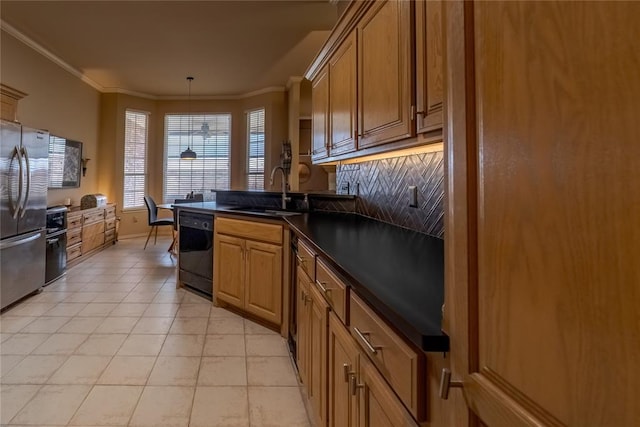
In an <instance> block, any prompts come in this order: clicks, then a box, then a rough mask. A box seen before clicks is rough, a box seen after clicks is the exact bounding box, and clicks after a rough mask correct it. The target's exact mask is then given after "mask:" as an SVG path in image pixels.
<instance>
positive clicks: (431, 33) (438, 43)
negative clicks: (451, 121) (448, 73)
mask: <svg viewBox="0 0 640 427" xmlns="http://www.w3.org/2000/svg"><path fill="white" fill-rule="evenodd" d="M415 8H416V19H415V22H416V108H417V111H416V130H417V132H418V133H428V134H429V135H432V134H434V133H435V136H437V137H438V136H439V137H442V123H443V105H444V68H443V62H442V61H443V55H442V53H443V50H444V42H443V39H442V35H443V34H442V1H441V0H430V1H416V3H415Z"/></svg>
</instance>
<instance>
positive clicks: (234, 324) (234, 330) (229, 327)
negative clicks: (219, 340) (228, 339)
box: [207, 317, 244, 335]
mask: <svg viewBox="0 0 640 427" xmlns="http://www.w3.org/2000/svg"><path fill="white" fill-rule="evenodd" d="M207 333H208V334H211V335H214V334H215V335H219V334H244V319H242V317H212V318H210V319H209V326H208V328H207Z"/></svg>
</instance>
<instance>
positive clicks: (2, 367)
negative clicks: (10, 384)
mask: <svg viewBox="0 0 640 427" xmlns="http://www.w3.org/2000/svg"><path fill="white" fill-rule="evenodd" d="M25 357H26V356H24V355H19V354H4V355H2V356H0V377H4V376H5V375H7V374H8V373H9V371H11V370H12V369H13V368H14V367H15V366H16V365H17V364H18V363H20V361H22V359H24V358H25Z"/></svg>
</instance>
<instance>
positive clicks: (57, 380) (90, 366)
mask: <svg viewBox="0 0 640 427" xmlns="http://www.w3.org/2000/svg"><path fill="white" fill-rule="evenodd" d="M110 360H111V357H110V356H70V357H69V358H68V359H67V360H66V361H65V362H64V364H63V365H62V366H61V367H60V369H58V370H57V371H56V373H55V374H53V375H52V376H51V378H49V380H48V381H47V383H48V384H95V382H96V381H97V380H98V377H100V374H102V371H104V368H105V367H106V366H107V364H108V363H109V361H110Z"/></svg>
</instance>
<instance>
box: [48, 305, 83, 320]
mask: <svg viewBox="0 0 640 427" xmlns="http://www.w3.org/2000/svg"><path fill="white" fill-rule="evenodd" d="M86 306H87V303H84V302H61V303H59V304H58V305H56V306H55V307H53V308H52V309H51V310H49V311H47V312H46V313H45V316H66V317H71V316H76V315H77V314H78V313H80V312H81V311H82V309H84V308H85V307H86Z"/></svg>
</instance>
